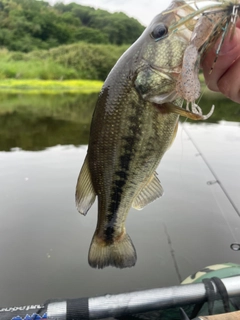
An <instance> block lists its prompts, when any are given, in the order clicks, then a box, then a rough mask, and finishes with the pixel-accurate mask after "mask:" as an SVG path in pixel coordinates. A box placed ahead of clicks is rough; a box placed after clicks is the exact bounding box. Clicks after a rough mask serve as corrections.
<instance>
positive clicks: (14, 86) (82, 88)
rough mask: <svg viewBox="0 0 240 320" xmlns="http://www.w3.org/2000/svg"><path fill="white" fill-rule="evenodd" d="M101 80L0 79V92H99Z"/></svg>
mask: <svg viewBox="0 0 240 320" xmlns="http://www.w3.org/2000/svg"><path fill="white" fill-rule="evenodd" d="M102 84H103V83H102V82H101V81H95V80H63V81H61V80H60V81H59V80H35V79H31V80H21V79H18V80H16V79H5V80H0V92H1V93H11V94H16V93H23V92H24V93H25V94H36V93H37V94H63V93H80V92H81V93H92V92H99V91H100V90H101V87H102Z"/></svg>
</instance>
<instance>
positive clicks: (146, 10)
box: [50, 0, 171, 26]
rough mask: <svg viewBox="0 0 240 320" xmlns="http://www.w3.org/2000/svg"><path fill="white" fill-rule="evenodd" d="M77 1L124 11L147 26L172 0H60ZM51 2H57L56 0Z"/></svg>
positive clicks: (111, 10)
mask: <svg viewBox="0 0 240 320" xmlns="http://www.w3.org/2000/svg"><path fill="white" fill-rule="evenodd" d="M58 1H59V2H63V3H65V4H66V3H70V2H76V3H79V4H82V5H85V6H91V7H94V8H101V9H104V10H107V11H110V12H116V11H122V12H124V13H126V14H127V15H128V16H130V17H133V18H136V19H138V20H139V21H140V22H141V23H142V24H143V25H145V26H147V25H148V24H149V23H150V22H151V20H152V19H153V18H154V17H155V15H157V14H158V13H160V12H162V11H163V10H164V9H166V8H167V7H168V6H169V4H170V3H171V0H62V1H61V0H58ZM50 2H57V1H56V0H55V1H54V0H53V1H50Z"/></svg>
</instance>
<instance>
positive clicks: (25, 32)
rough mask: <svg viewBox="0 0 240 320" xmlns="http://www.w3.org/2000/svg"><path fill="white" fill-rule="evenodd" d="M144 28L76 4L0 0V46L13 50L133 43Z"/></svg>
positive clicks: (122, 17) (120, 16) (130, 20)
mask: <svg viewBox="0 0 240 320" xmlns="http://www.w3.org/2000/svg"><path fill="white" fill-rule="evenodd" d="M143 30H144V27H143V26H142V25H141V24H140V23H139V22H138V21H137V20H136V19H133V18H129V17H128V16H127V15H125V14H124V13H122V12H120V13H113V14H112V13H109V12H107V11H105V10H100V9H97V10H96V9H94V8H91V7H86V6H82V5H79V4H76V3H70V4H66V5H65V4H63V3H56V4H55V5H53V6H51V5H50V4H49V3H48V2H45V1H36V0H1V1H0V47H5V48H7V49H8V50H10V51H21V52H30V51H33V50H38V49H40V50H46V49H50V48H53V47H58V46H60V45H64V44H71V43H76V42H79V41H84V42H87V43H95V44H96V43H98V44H115V45H122V44H131V43H132V42H134V41H135V40H136V39H137V38H138V37H139V36H140V34H141V33H142V32H143Z"/></svg>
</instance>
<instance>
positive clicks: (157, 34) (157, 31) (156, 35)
mask: <svg viewBox="0 0 240 320" xmlns="http://www.w3.org/2000/svg"><path fill="white" fill-rule="evenodd" d="M167 33H168V27H167V26H165V24H163V23H160V24H158V25H157V26H156V27H155V28H154V29H153V31H152V33H151V36H152V38H153V39H155V41H158V40H160V39H161V38H163V37H164V36H166V35H167Z"/></svg>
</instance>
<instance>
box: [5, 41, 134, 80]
mask: <svg viewBox="0 0 240 320" xmlns="http://www.w3.org/2000/svg"><path fill="white" fill-rule="evenodd" d="M127 48H128V45H123V46H115V45H101V44H88V43H84V42H81V43H76V44H71V45H63V46H60V47H57V48H53V49H50V50H36V51H32V52H29V53H23V52H13V51H8V50H7V49H2V50H0V79H9V78H15V79H42V80H52V79H56V80H59V79H95V80H102V81H103V80H105V78H106V77H107V75H108V73H109V71H110V70H111V68H112V67H113V65H114V64H115V63H116V61H117V60H118V58H119V57H120V56H121V55H122V54H123V52H124V51H126V49H127Z"/></svg>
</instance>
